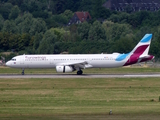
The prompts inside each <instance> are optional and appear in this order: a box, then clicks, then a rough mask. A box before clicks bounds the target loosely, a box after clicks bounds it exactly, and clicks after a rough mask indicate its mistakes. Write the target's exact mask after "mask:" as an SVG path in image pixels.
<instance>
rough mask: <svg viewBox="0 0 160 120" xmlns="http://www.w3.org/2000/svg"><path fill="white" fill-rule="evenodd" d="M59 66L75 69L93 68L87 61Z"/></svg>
mask: <svg viewBox="0 0 160 120" xmlns="http://www.w3.org/2000/svg"><path fill="white" fill-rule="evenodd" d="M58 65H63V66H74V68H75V69H76V68H77V69H78V68H81V69H85V68H91V67H92V65H89V64H88V62H86V61H81V62H73V63H59V64H58Z"/></svg>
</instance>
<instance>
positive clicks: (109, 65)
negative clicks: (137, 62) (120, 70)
mask: <svg viewBox="0 0 160 120" xmlns="http://www.w3.org/2000/svg"><path fill="white" fill-rule="evenodd" d="M123 64H124V63H123V62H116V61H99V62H98V61H96V62H92V63H91V65H92V66H93V67H95V68H112V67H121V66H123Z"/></svg>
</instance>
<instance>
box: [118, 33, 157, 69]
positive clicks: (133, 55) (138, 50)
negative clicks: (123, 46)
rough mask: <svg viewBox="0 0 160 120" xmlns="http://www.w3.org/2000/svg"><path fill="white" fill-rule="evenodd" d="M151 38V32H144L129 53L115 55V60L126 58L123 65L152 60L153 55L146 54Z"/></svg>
mask: <svg viewBox="0 0 160 120" xmlns="http://www.w3.org/2000/svg"><path fill="white" fill-rule="evenodd" d="M151 39H152V34H146V35H145V36H144V37H143V38H142V40H141V41H140V42H139V43H138V44H137V45H136V47H135V48H134V49H133V50H132V51H131V52H130V53H128V54H120V55H119V56H118V57H117V59H116V61H122V60H125V59H126V58H128V60H127V62H126V63H125V64H124V66H126V65H131V64H135V63H139V62H144V61H147V60H152V59H153V58H154V56H153V55H148V52H149V48H150V43H151Z"/></svg>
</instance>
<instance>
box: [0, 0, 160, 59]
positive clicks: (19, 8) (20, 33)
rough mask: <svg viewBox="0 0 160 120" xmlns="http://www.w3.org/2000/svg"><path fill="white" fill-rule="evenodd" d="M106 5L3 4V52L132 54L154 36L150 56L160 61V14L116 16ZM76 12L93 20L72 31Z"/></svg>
mask: <svg viewBox="0 0 160 120" xmlns="http://www.w3.org/2000/svg"><path fill="white" fill-rule="evenodd" d="M104 2H105V0H94V1H93V0H87V1H85V0H29V1H28V0H0V52H4V51H16V52H18V53H19V54H24V53H25V54H60V53H62V52H64V51H66V52H68V53H71V54H78V53H79V54H81V53H112V52H120V53H126V52H130V51H131V50H132V49H133V47H134V46H135V45H136V44H137V43H138V42H139V41H140V39H141V38H142V37H143V36H144V35H145V34H146V33H153V40H152V44H151V49H150V53H151V54H153V55H155V56H156V57H157V58H158V57H160V52H159V51H160V50H159V49H160V48H159V46H160V27H159V26H160V20H159V17H160V11H156V12H149V11H140V12H135V13H127V12H117V11H110V10H108V9H105V8H104V7H102V4H103V3H104ZM76 11H89V13H90V14H91V17H92V20H90V21H89V22H84V23H81V24H75V25H71V26H67V23H68V21H69V20H70V19H71V17H72V16H73V14H74V12H76Z"/></svg>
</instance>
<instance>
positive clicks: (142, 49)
mask: <svg viewBox="0 0 160 120" xmlns="http://www.w3.org/2000/svg"><path fill="white" fill-rule="evenodd" d="M151 39H152V34H146V35H145V36H144V37H143V38H142V39H141V41H140V42H139V43H138V44H137V45H136V47H135V48H134V49H133V50H132V51H131V53H133V54H140V55H148V52H149V48H150V44H151Z"/></svg>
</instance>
